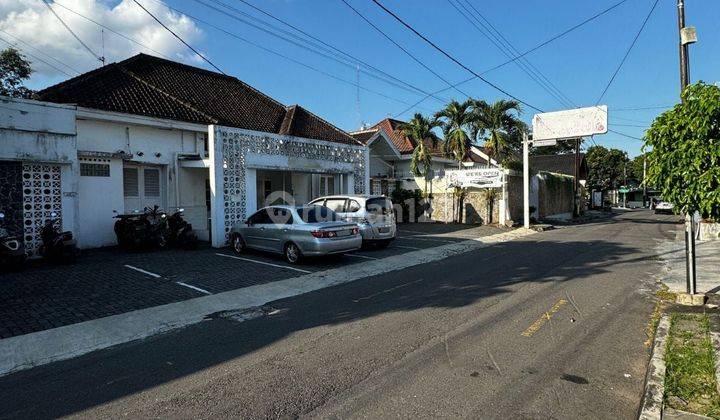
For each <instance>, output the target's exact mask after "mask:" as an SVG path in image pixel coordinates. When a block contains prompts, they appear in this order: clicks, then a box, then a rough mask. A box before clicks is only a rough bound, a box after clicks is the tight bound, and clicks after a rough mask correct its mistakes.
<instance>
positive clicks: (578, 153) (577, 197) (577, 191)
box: [573, 138, 580, 217]
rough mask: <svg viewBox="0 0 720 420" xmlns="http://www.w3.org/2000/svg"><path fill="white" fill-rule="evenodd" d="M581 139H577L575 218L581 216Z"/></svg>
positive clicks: (574, 185) (574, 187)
mask: <svg viewBox="0 0 720 420" xmlns="http://www.w3.org/2000/svg"><path fill="white" fill-rule="evenodd" d="M579 179H580V138H577V139H575V183H574V184H573V190H574V194H573V197H574V201H575V203H574V206H573V217H579V216H580V184H579V183H580V181H579Z"/></svg>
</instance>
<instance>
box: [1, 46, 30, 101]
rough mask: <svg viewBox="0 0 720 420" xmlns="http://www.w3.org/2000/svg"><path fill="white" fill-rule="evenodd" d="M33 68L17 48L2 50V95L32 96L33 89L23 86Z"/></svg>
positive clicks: (15, 96)
mask: <svg viewBox="0 0 720 420" xmlns="http://www.w3.org/2000/svg"><path fill="white" fill-rule="evenodd" d="M32 72H33V70H32V67H31V66H30V62H29V61H28V60H27V59H26V58H25V56H23V55H22V54H20V52H18V50H16V49H15V48H12V47H9V48H6V49H5V50H3V51H0V95H3V96H11V97H14V98H30V97H31V96H32V94H33V91H32V90H30V89H28V88H26V87H25V86H23V82H24V81H25V80H26V79H28V78H29V77H30V75H31V74H32Z"/></svg>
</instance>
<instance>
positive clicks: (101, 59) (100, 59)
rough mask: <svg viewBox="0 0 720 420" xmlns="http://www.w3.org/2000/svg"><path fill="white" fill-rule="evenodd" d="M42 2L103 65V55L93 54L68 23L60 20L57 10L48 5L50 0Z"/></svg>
mask: <svg viewBox="0 0 720 420" xmlns="http://www.w3.org/2000/svg"><path fill="white" fill-rule="evenodd" d="M43 3H45V6H47V8H48V9H50V12H52V14H53V15H55V17H56V18H57V20H59V21H60V23H62V25H63V26H64V27H65V29H67V30H68V32H70V33H71V34H72V36H74V37H75V39H77V42H79V43H80V45H82V46H83V47H85V49H86V50H87V51H88V52H89V53H90V55H92V56H93V58H96V59H98V60H99V61H100V62H101V63H103V65H105V57H101V56H99V55H97V54H95V51H93V50H92V49H91V48H90V47H88V45H87V44H86V43H84V42H83V40H82V39H80V37H79V36H78V35H77V34H76V33H75V32H74V31H73V30H72V29H70V26H68V24H67V23H65V21H64V20H62V18H61V17H60V15H58V14H57V12H55V9H53V8H52V6H51V5H50V2H49V1H48V0H43Z"/></svg>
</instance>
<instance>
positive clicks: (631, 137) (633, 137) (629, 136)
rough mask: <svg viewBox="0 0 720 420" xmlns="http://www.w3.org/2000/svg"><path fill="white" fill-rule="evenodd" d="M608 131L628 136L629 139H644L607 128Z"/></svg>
mask: <svg viewBox="0 0 720 420" xmlns="http://www.w3.org/2000/svg"><path fill="white" fill-rule="evenodd" d="M608 131H609V132H611V133H615V134H617V135H620V136H623V137H627V138H629V139H634V140H640V141H645V140H643V139H641V138H640V137H635V136H631V135H629V134H625V133H621V132H619V131H616V130H611V129H608Z"/></svg>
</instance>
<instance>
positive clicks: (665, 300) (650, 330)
mask: <svg viewBox="0 0 720 420" xmlns="http://www.w3.org/2000/svg"><path fill="white" fill-rule="evenodd" d="M655 296H657V300H656V301H655V307H654V308H653V311H652V314H650V321H649V322H648V325H647V328H645V336H646V337H647V339H646V340H645V347H648V348H649V347H651V346H652V344H653V340H655V331H656V330H657V326H658V323H659V322H660V318H661V317H662V314H663V311H664V310H665V308H666V307H667V306H668V305H669V304H671V303H673V302H675V296H676V295H675V293H673V292H671V291H670V289H669V288H668V287H667V286H666V285H665V284H662V283H661V284H660V289H659V290H658V291H657V292H655Z"/></svg>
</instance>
